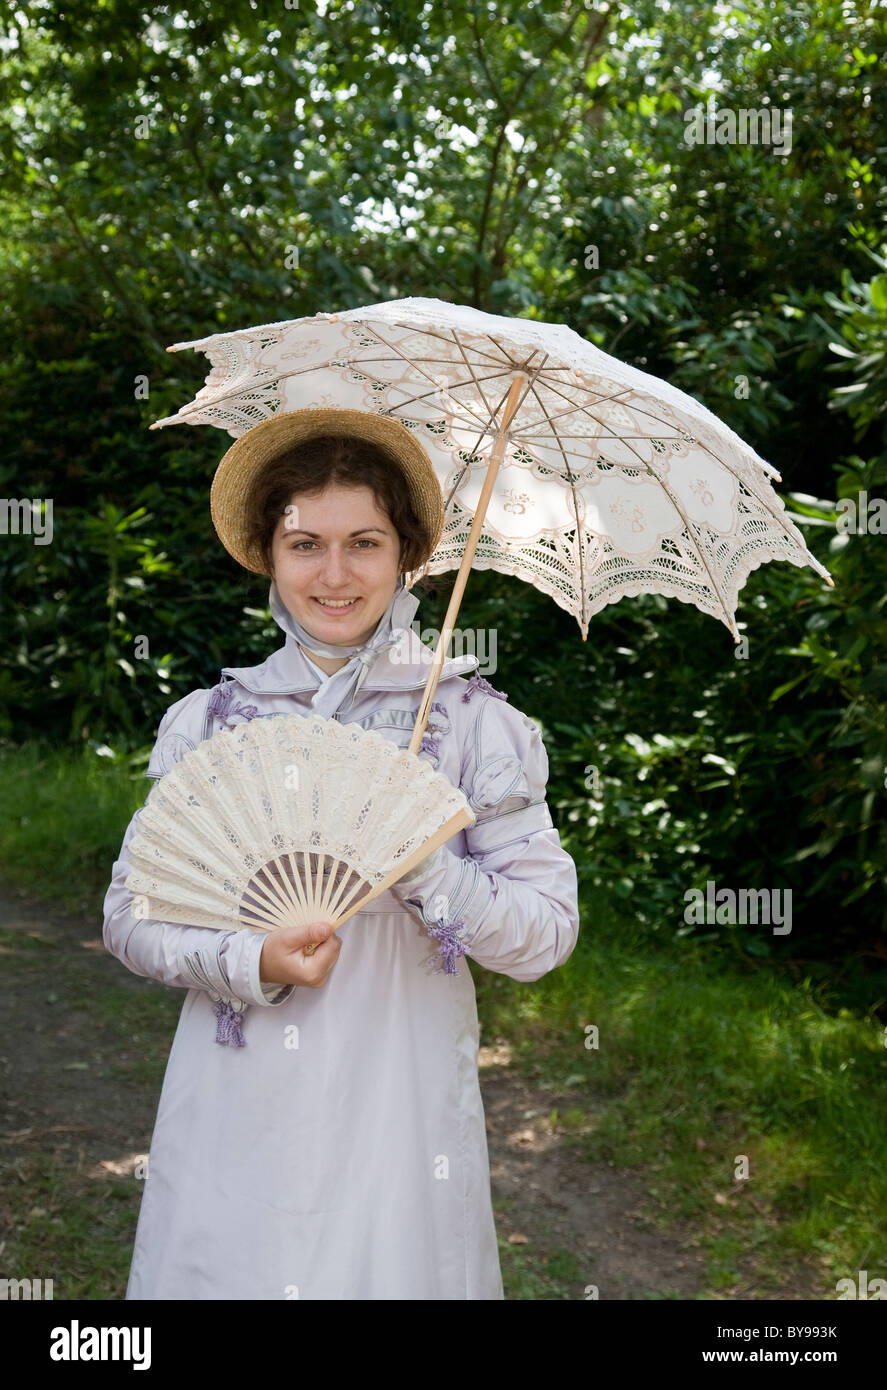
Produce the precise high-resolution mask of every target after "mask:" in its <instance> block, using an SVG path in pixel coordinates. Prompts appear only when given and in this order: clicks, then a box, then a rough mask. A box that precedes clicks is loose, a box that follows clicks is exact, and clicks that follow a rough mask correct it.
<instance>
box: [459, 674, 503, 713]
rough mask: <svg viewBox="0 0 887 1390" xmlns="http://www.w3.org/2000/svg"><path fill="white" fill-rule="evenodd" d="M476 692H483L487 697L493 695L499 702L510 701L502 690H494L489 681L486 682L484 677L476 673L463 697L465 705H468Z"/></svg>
mask: <svg viewBox="0 0 887 1390" xmlns="http://www.w3.org/2000/svg"><path fill="white" fill-rule="evenodd" d="M475 690H482V691H483V692H484V694H485V695H492V696H493V697H494V698H495V699H497V700H507V699H508V696H507V695H504V694H503V693H502V691H501V690H494V689H493V687H492V686H491V685H490V682H489V681H488V680H484V678H483V676H479V675H478V674H477V672H476V671H474V672H473V673H472V676H471V679H470V680H469V682H468V688H467V690H466V691H465V694H464V695H463V696H462V703H463V705H466V704H467V703H468V701H469V700H470V699H471V697H472V695H473V694H474V692H475Z"/></svg>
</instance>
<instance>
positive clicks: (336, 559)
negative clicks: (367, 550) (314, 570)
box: [320, 545, 348, 588]
mask: <svg viewBox="0 0 887 1390" xmlns="http://www.w3.org/2000/svg"><path fill="white" fill-rule="evenodd" d="M320 573H321V577H322V578H323V580H324V582H325V583H327V584H329V585H330V587H331V588H332V587H335V586H337V585H341V584H343V583H345V582H346V581H347V579H348V560H347V557H346V556H345V555H344V554H343V553H342V552H341V551H340V550H338V549H337V548H336V546H334V545H332V546H330V547H329V549H328V550H327V552H326V554H325V555H324V557H323V562H322V564H321V567H320Z"/></svg>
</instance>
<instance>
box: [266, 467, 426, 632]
mask: <svg viewBox="0 0 887 1390" xmlns="http://www.w3.org/2000/svg"><path fill="white" fill-rule="evenodd" d="M271 559H272V566H273V577H274V579H275V580H276V582H277V588H278V590H279V592H280V597H281V598H282V599H283V602H284V604H285V606H286V607H287V608H288V609H289V611H290V613H292V615H293V617H294V618H295V619H296V621H297V622H299V623H301V624H302V626H303V627H304V628H305V629H306V631H308V632H310V633H311V635H312V636H313V637H316V638H317V639H318V640H319V641H321V642H332V643H334V644H341V645H343V646H352V645H355V644H356V643H358V642H365V641H366V640H367V639H368V638H369V637H371V636H372V634H373V631H374V630H375V627H376V624H377V623H378V621H379V619H380V618H381V616H382V614H383V613H384V612H385V609H386V608H387V607H388V604H389V602H390V600H391V595H392V594H393V593H394V590H395V586H396V585H397V580H398V576H399V574H400V565H399V559H400V537H399V536H398V534H397V531H396V530H395V528H394V526H393V525H392V524H391V522H390V520H389V519H388V517H387V516H386V515H385V513H384V512H381V511H380V510H379V508H378V506H377V505H376V499H375V497H374V495H373V492H372V489H371V488H368V487H341V486H340V485H338V484H330V485H329V486H328V487H327V488H325V489H324V491H323V492H322V493H319V494H318V495H317V496H316V497H310V496H308V495H307V494H305V493H294V494H293V496H292V497H291V498H290V505H289V508H288V509H287V510H286V512H285V513H284V515H283V516H282V517H281V518H280V520H279V521H278V523H277V527H276V528H275V531H274V537H273V540H272V543H271ZM345 600H347V602H344V601H345Z"/></svg>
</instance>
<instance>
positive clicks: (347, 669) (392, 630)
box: [269, 575, 419, 718]
mask: <svg viewBox="0 0 887 1390" xmlns="http://www.w3.org/2000/svg"><path fill="white" fill-rule="evenodd" d="M269 601H270V605H271V615H272V617H273V618H274V621H275V622H276V623H277V625H278V627H280V628H282V629H283V631H284V632H286V633H288V634H289V635H290V636H291V637H294V638H295V640H296V641H297V642H300V643H301V644H302V646H303V647H307V648H308V651H309V652H312V653H317V655H319V656H330V657H343V656H347V657H350V660H349V661H347V662H346V663H345V665H344V666H341V667H340V668H339V670H338V671H336V672H334V673H333V675H332V676H330V678H329V680H328V681H327V682H326V684H325V685H322V686H321V687H320V689H319V690H318V691H317V694H316V695H315V696H314V697H313V699H312V701H311V706H312V708H313V710H314V712H315V714H320V715H323V716H324V717H325V718H330V717H331V716H332V715H334V714H338V713H339V712H340V711H341V712H343V713H344V712H345V711H346V710H348V709H350V707H351V705H352V704H353V703H354V700H355V698H356V696H357V693H358V691H359V690H360V688H361V686H362V685H363V682H364V680H365V679H366V676H367V672H368V671H369V669H370V667H371V666H372V664H373V662H374V661H375V659H376V657H377V656H378V655H379V653H380V652H381V651H383V650H384V649H385V648H386V647H393V646H394V645H395V644H396V643H397V642H399V641H400V637H401V633H402V632H403V631H404V629H405V628H408V627H409V625H410V623H411V622H412V620H413V617H414V615H415V612H416V609H417V608H418V607H419V599H418V598H417V596H416V595H415V594H414V593H412V592H411V591H410V590H409V589H407V588H405V587H404V579H403V575H401V576H400V578H399V579H398V581H397V587H396V589H395V590H394V593H393V594H392V596H391V599H390V601H389V603H388V607H387V608H386V609H385V612H384V613H383V614H382V616H381V618H380V619H379V621H378V623H377V624H376V627H375V630H374V631H373V633H372V636H371V637H370V638H369V639H368V640H367V641H366V642H360V643H357V644H356V645H353V646H335V645H333V643H332V642H321V640H320V639H319V638H318V637H314V636H312V634H311V633H310V632H308V631H307V630H306V629H305V628H304V627H302V624H301V623H299V622H297V621H296V619H295V618H294V617H293V615H292V613H291V612H290V611H289V609H288V608H287V607H286V606H285V604H284V602H283V599H282V598H281V597H280V591H279V590H278V588H277V584H276V583H274V582H273V581H272V584H271V593H270V598H269Z"/></svg>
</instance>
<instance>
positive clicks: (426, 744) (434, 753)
mask: <svg viewBox="0 0 887 1390" xmlns="http://www.w3.org/2000/svg"><path fill="white" fill-rule="evenodd" d="M435 713H437V714H442V715H443V716H444V719H446V718H448V716H447V709H446V705H442V704H441V703H440V701H438V700H435V701H434V704H433V705H432V706H431V709H430V711H429V719H428V723H427V724H426V726H425V732H424V734H423V735H422V742H421V743H420V744H419V753H428V754H429V755H430V756H431V757H432V758H433V759H434V766H435V767H437V764H438V762H439V761H440V749H439V748H438V746H437V740H438V739H439V738H440V736H441V734H442V733H443V732H444V729H443V728H442V727H441V725H440V724H438V723H437V721H436V720H433V719H431V717H430V716H431V715H432V714H435ZM447 728H449V725H447ZM417 756H418V754H417Z"/></svg>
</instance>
